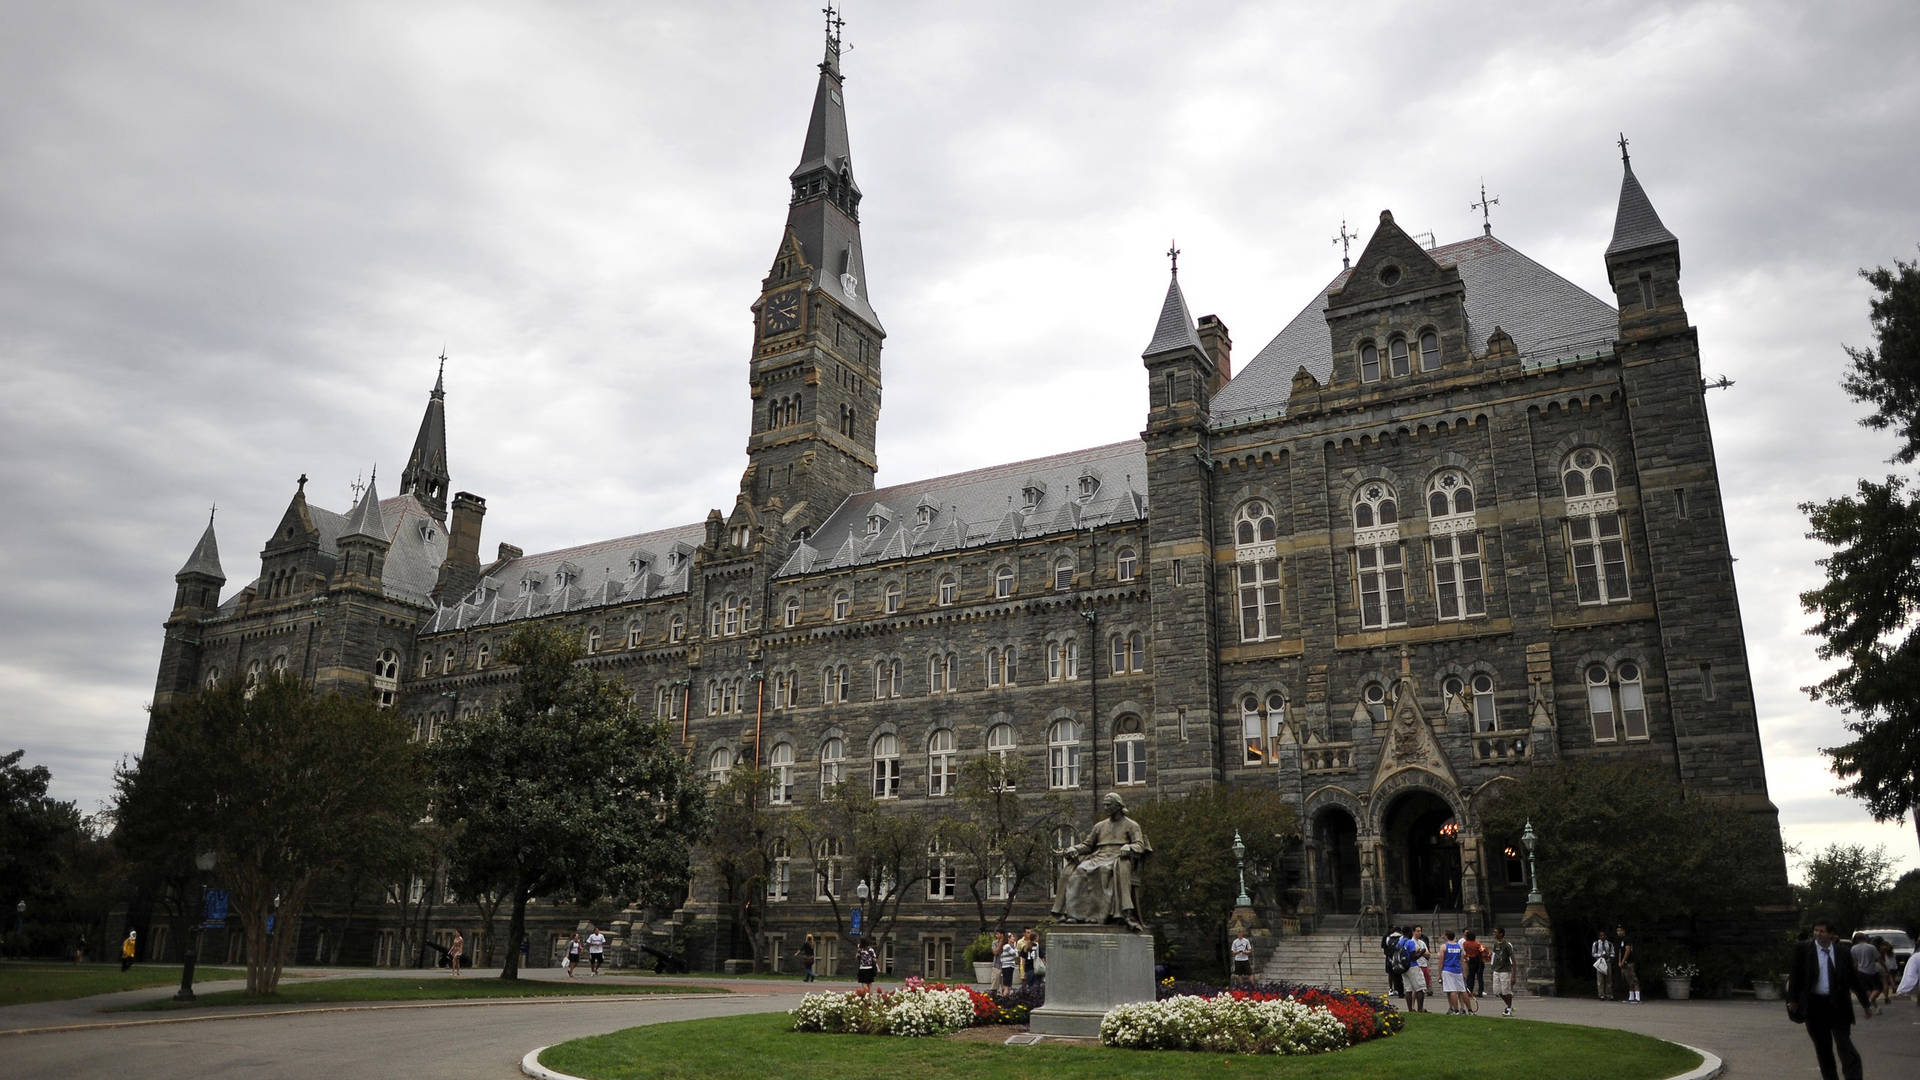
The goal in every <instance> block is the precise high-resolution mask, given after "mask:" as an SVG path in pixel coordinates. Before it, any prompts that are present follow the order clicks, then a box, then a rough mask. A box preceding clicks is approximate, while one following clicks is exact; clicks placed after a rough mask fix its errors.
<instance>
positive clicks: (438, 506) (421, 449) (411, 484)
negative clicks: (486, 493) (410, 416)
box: [400, 348, 452, 521]
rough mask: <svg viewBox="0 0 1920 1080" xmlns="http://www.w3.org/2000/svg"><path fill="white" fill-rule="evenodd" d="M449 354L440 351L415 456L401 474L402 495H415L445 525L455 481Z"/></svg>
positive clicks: (444, 350) (415, 443) (414, 441)
mask: <svg viewBox="0 0 1920 1080" xmlns="http://www.w3.org/2000/svg"><path fill="white" fill-rule="evenodd" d="M446 374H447V350H446V349H444V348H442V349H441V350H440V371H439V373H438V374H436V375H435V376H434V379H433V392H432V393H431V394H429V395H428V396H427V411H426V414H425V415H423V416H422V417H421V418H420V433H419V434H418V435H416V436H414V439H413V452H412V453H411V454H409V455H407V467H406V468H405V469H404V470H402V471H401V473H400V494H402V495H411V496H413V497H414V498H415V499H418V500H419V501H420V505H422V506H424V507H426V508H427V512H428V513H430V514H432V515H433V516H434V517H436V518H438V519H439V520H441V521H445V520H447V488H448V486H449V485H450V484H451V483H452V477H451V476H449V475H448V473H447V408H446V399H447V391H446Z"/></svg>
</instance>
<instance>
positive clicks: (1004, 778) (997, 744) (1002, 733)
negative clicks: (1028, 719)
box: [987, 724, 1019, 790]
mask: <svg viewBox="0 0 1920 1080" xmlns="http://www.w3.org/2000/svg"><path fill="white" fill-rule="evenodd" d="M1018 751H1019V747H1018V745H1017V744H1016V743H1015V742H1014V738H1013V725H1012V724H995V725H993V726H992V727H990V728H988V729H987V756H988V757H990V758H993V759H994V764H995V766H996V771H997V772H998V774H999V776H1000V777H1001V781H1000V787H1001V789H1002V790H1007V789H1011V788H1012V787H1013V775H1012V772H1013V762H1014V755H1015V754H1016V753H1017V752H1018Z"/></svg>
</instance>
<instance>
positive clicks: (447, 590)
mask: <svg viewBox="0 0 1920 1080" xmlns="http://www.w3.org/2000/svg"><path fill="white" fill-rule="evenodd" d="M486 516H487V500H485V499H483V498H481V497H480V496H478V495H475V494H473V493H472V492H469V491H461V492H457V493H455V495H454V496H453V524H452V525H450V526H449V527H448V528H447V558H446V561H445V562H443V563H441V564H440V577H439V580H437V581H435V582H434V585H433V598H434V599H435V600H438V601H440V602H441V603H447V602H448V601H449V600H458V599H459V598H460V597H463V596H465V595H467V593H468V591H470V590H471V589H472V588H473V585H474V583H475V582H477V581H479V580H480V519H482V518H484V517H486Z"/></svg>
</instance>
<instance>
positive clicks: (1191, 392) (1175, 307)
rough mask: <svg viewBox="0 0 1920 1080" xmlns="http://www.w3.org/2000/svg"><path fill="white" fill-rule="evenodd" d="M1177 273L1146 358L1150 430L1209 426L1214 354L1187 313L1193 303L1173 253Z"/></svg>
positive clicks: (1170, 282) (1171, 251) (1171, 278)
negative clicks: (1208, 403) (1208, 408)
mask: <svg viewBox="0 0 1920 1080" xmlns="http://www.w3.org/2000/svg"><path fill="white" fill-rule="evenodd" d="M1167 254H1168V255H1169V256H1170V257H1172V258H1173V260H1174V263H1173V272H1172V274H1171V275H1170V276H1169V278H1168V281H1167V298H1166V299H1165V300H1164V301H1162V302H1161V304H1160V318H1159V321H1157V322H1155V323H1154V325H1153V340H1151V341H1149V342H1147V348H1146V351H1144V352H1142V353H1141V354H1140V358H1141V359H1142V360H1143V361H1145V362H1146V365H1147V372H1148V379H1149V386H1148V391H1147V402H1148V411H1147V430H1149V431H1154V430H1158V429H1162V428H1167V427H1181V428H1187V427H1194V426H1196V425H1198V426H1201V427H1204V426H1205V425H1206V422H1207V416H1208V411H1207V402H1208V400H1209V399H1210V398H1211V397H1212V389H1213V386H1214V383H1215V381H1216V380H1215V377H1214V376H1215V374H1216V372H1215V368H1214V363H1213V357H1212V356H1211V355H1209V354H1208V352H1207V347H1206V345H1205V343H1203V342H1202V341H1201V340H1200V333H1199V331H1198V330H1196V329H1195V328H1194V325H1193V316H1192V315H1191V314H1189V313H1188V311H1187V298H1186V295H1185V294H1184V293H1182V292H1181V291H1180V262H1179V251H1178V249H1172V248H1170V249H1168V251H1167Z"/></svg>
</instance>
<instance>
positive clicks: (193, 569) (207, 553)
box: [173, 510, 227, 583]
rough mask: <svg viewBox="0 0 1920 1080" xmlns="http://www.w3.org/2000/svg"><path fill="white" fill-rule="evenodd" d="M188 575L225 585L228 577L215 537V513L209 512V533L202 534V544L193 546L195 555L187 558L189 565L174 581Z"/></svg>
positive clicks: (187, 564) (176, 575) (182, 569)
mask: <svg viewBox="0 0 1920 1080" xmlns="http://www.w3.org/2000/svg"><path fill="white" fill-rule="evenodd" d="M188 574H198V575H200V576H202V577H210V578H213V579H215V580H217V581H220V582H222V583H224V582H225V581H226V580H227V575H226V573H225V572H224V571H222V570H221V569H220V544H219V541H217V540H215V539H214V536H213V511H211V510H209V511H208V512H207V531H205V532H203V533H201V534H200V542H199V543H197V544H195V545H193V554H191V555H189V556H187V563H186V565H185V566H182V567H181V568H180V572H179V573H177V574H175V575H173V577H174V580H176V581H178V580H179V579H180V578H182V577H185V576H186V575H188Z"/></svg>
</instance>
